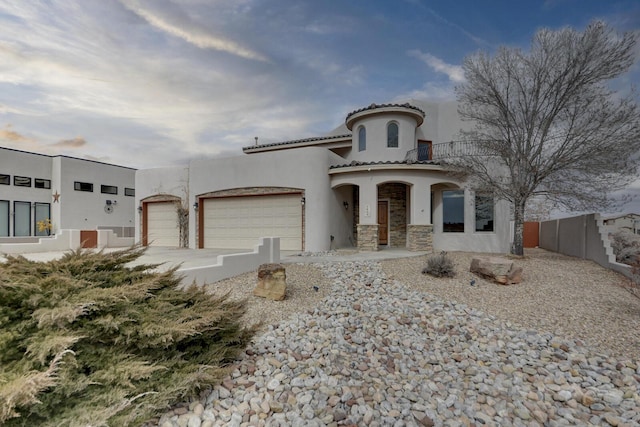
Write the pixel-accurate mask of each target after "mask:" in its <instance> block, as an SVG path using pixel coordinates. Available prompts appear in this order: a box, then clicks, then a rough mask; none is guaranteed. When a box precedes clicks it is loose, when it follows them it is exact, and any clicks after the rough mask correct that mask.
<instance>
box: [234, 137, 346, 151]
mask: <svg viewBox="0 0 640 427" xmlns="http://www.w3.org/2000/svg"><path fill="white" fill-rule="evenodd" d="M351 136H352V135H351V134H346V135H332V136H318V137H314V138H305V139H294V140H292V141H282V142H274V143H271V144H260V145H248V146H246V147H242V151H245V150H251V149H254V148H265V147H276V146H278V145H291V144H299V143H302V142H314V141H323V140H329V139H341V138H351Z"/></svg>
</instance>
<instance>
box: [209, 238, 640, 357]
mask: <svg viewBox="0 0 640 427" xmlns="http://www.w3.org/2000/svg"><path fill="white" fill-rule="evenodd" d="M449 255H450V256H451V258H452V259H453V260H454V262H455V265H456V277H455V278H451V279H448V278H442V279H437V278H434V277H431V276H429V275H423V274H421V271H422V268H423V267H424V265H425V263H426V259H427V257H428V256H419V257H410V258H398V259H393V260H388V261H382V262H381V264H382V270H383V272H384V273H385V274H386V275H387V277H388V278H389V279H395V280H397V281H399V282H401V283H403V284H405V285H406V286H408V287H410V288H411V289H413V290H417V291H423V292H427V293H429V294H432V295H435V296H437V297H438V298H440V299H444V300H446V301H455V302H459V303H463V304H466V305H468V306H470V307H473V308H476V309H479V310H482V311H484V312H486V313H487V314H491V315H493V316H496V317H498V318H500V319H503V320H507V321H510V322H512V323H514V324H516V325H519V326H522V327H523V328H527V329H536V330H539V331H543V332H553V333H555V334H559V335H564V336H568V337H572V338H577V339H580V340H583V341H584V342H585V343H586V344H588V345H590V346H593V347H595V348H596V349H598V350H600V351H605V352H610V353H611V354H613V355H615V356H617V357H625V358H629V357H634V358H636V357H637V356H638V355H640V298H637V297H634V296H633V295H632V294H631V293H630V292H629V291H628V290H626V289H624V288H623V287H622V286H621V285H622V284H624V283H626V280H625V279H624V277H622V276H621V275H619V274H617V273H614V272H612V271H610V270H607V269H605V268H603V267H600V266H599V265H597V264H595V263H594V262H591V261H586V260H580V259H577V258H572V257H567V256H563V255H559V254H556V253H553V252H548V251H545V250H542V249H528V250H527V251H526V252H525V257H524V258H523V259H515V263H516V265H519V266H522V267H523V269H524V273H523V282H522V283H521V284H519V285H512V286H499V285H496V284H493V283H490V282H487V281H485V280H482V279H478V278H475V276H474V275H472V274H471V273H470V272H469V265H470V264H471V258H472V257H473V256H474V254H473V253H464V252H452V253H450V254H449ZM318 261H320V259H318ZM323 262H325V261H324V260H323ZM286 273H287V298H286V300H284V301H269V300H266V299H264V298H258V297H254V296H253V294H252V292H253V289H254V288H255V285H256V280H257V279H256V277H257V276H256V273H255V272H251V273H246V274H242V275H240V276H237V277H233V278H230V279H227V280H223V281H220V282H217V283H215V284H212V285H209V286H208V289H209V290H210V291H211V292H215V293H226V292H230V297H231V298H236V299H237V298H248V301H249V307H248V312H247V314H246V316H245V319H244V320H245V321H246V322H247V323H248V324H253V323H258V322H262V323H263V325H264V326H268V325H273V324H277V323H279V322H280V321H282V320H284V319H286V318H288V317H289V316H290V315H291V314H293V313H295V312H302V311H306V310H310V309H313V308H314V307H315V306H316V305H317V304H318V303H319V302H320V301H322V300H323V299H324V298H325V297H326V296H327V295H328V294H329V293H330V290H331V283H330V281H329V279H327V278H326V277H324V276H323V274H322V272H321V271H320V269H319V268H318V267H317V266H314V264H308V263H305V264H303V263H294V264H286ZM472 278H475V279H476V283H475V285H474V286H471V285H470V281H471V279H472ZM314 286H317V287H318V291H315V290H314V288H313V287H314ZM638 295H640V294H638Z"/></svg>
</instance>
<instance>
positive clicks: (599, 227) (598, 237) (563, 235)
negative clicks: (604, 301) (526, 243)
mask: <svg viewBox="0 0 640 427" xmlns="http://www.w3.org/2000/svg"><path fill="white" fill-rule="evenodd" d="M540 247H541V248H543V249H546V250H548V251H552V252H559V253H561V254H564V255H570V256H574V257H577V258H583V259H590V260H592V261H595V262H596V263H598V264H600V265H601V266H603V267H605V268H609V269H611V270H615V271H617V272H619V273H622V274H624V275H625V276H627V277H631V267H630V266H628V265H627V264H621V263H619V262H616V257H615V255H614V253H613V249H612V248H611V242H610V240H609V233H608V231H607V228H606V227H605V225H604V223H603V220H602V217H601V216H600V214H586V215H580V216H575V217H571V218H562V219H554V220H551V221H544V222H541V223H540Z"/></svg>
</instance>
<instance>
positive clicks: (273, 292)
mask: <svg viewBox="0 0 640 427" xmlns="http://www.w3.org/2000/svg"><path fill="white" fill-rule="evenodd" d="M253 294H254V295H256V296H259V297H263V298H268V299H270V300H274V301H282V300H283V299H284V298H285V296H286V294H287V274H286V272H285V269H284V266H283V265H282V264H262V265H261V266H260V267H259V268H258V285H257V286H256V288H255V289H254V290H253Z"/></svg>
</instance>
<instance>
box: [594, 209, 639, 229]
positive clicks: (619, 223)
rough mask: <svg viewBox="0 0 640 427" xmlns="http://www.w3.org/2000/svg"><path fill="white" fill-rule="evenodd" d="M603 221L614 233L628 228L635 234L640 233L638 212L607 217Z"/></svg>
mask: <svg viewBox="0 0 640 427" xmlns="http://www.w3.org/2000/svg"><path fill="white" fill-rule="evenodd" d="M603 223H604V225H606V226H607V228H608V229H609V230H610V231H611V232H612V233H613V232H616V231H622V230H626V231H630V232H632V233H634V234H640V214H637V213H627V214H624V215H616V216H612V217H607V218H605V219H604V220H603Z"/></svg>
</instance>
